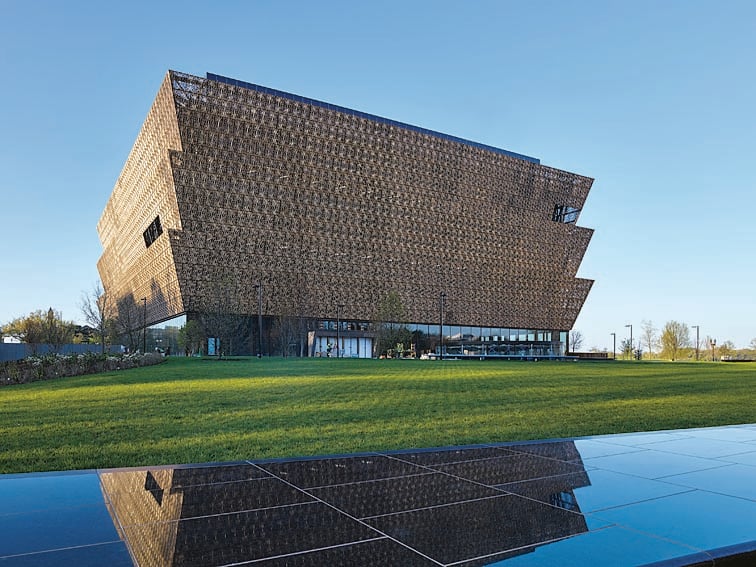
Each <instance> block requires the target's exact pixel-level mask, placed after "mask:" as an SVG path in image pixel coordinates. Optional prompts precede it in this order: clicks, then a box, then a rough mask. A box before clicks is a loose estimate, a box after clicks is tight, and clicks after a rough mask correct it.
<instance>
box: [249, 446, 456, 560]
mask: <svg viewBox="0 0 756 567" xmlns="http://www.w3.org/2000/svg"><path fill="white" fill-rule="evenodd" d="M248 462H249V463H250V464H251V465H253V466H257V465H256V464H255V463H253V462H251V461H248ZM260 468H261V469H262V467H260ZM262 470H265V469H262ZM266 472H270V471H266ZM271 474H272V473H271ZM273 476H274V477H275V478H277V479H279V480H280V481H281V482H284V483H286V484H288V485H289V486H291V487H292V488H294V489H296V490H299V491H301V492H303V493H304V494H306V495H307V496H309V497H310V498H314V499H315V500H317V501H318V502H320V503H321V504H325V505H326V506H328V507H329V508H332V509H333V510H335V511H336V512H338V513H339V514H343V515H344V516H346V517H347V518H349V519H350V520H352V521H354V522H357V523H358V524H360V525H361V526H364V527H366V528H367V529H369V530H371V531H373V532H376V533H378V534H380V535H382V536H383V537H386V538H388V539H390V540H391V541H393V542H395V543H397V544H399V545H401V546H402V547H406V548H407V549H409V550H410V551H413V552H414V553H417V554H418V555H421V556H422V557H424V558H425V559H427V560H429V561H432V562H433V563H435V564H436V565H443V564H442V563H439V562H438V561H436V560H435V559H433V558H432V557H428V556H427V555H425V554H424V553H421V552H420V551H419V550H417V549H415V548H414V547H410V546H409V545H407V544H406V543H404V542H402V541H399V540H398V539H395V538H394V537H392V536H391V535H389V534H387V533H384V532H382V531H381V530H379V529H377V528H375V527H373V526H371V525H369V524H367V523H365V522H363V521H362V520H360V519H359V518H355V517H354V516H352V515H351V514H349V513H348V512H345V511H344V510H341V509H340V508H338V507H337V506H335V505H333V504H331V503H330V502H326V501H325V500H323V499H322V498H318V497H317V496H316V495H315V494H310V493H309V492H308V491H307V490H306V489H304V488H300V487H298V486H296V485H295V484H292V483H291V482H289V481H287V480H286V479H283V478H281V477H279V476H277V475H275V474H274V475H273ZM378 539H380V538H378ZM358 541H362V540H358Z"/></svg>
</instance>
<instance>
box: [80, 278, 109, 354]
mask: <svg viewBox="0 0 756 567" xmlns="http://www.w3.org/2000/svg"><path fill="white" fill-rule="evenodd" d="M114 307H115V305H113V301H112V300H111V298H110V294H109V293H107V292H106V291H105V290H103V289H102V284H100V282H99V281H98V282H96V283H95V284H94V285H93V286H92V290H91V291H90V292H89V293H82V295H81V302H80V303H79V308H80V309H81V313H82V315H84V322H85V323H86V324H87V325H89V326H90V327H92V328H93V329H95V330H96V331H97V334H98V335H99V341H100V345H101V346H102V353H103V354H105V346H106V343H107V342H108V340H109V338H110V337H109V333H108V331H109V329H110V320H111V319H113V317H114V316H115V309H114Z"/></svg>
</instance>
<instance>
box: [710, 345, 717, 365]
mask: <svg viewBox="0 0 756 567" xmlns="http://www.w3.org/2000/svg"><path fill="white" fill-rule="evenodd" d="M709 346H710V347H711V361H712V362H714V361H715V360H716V357H715V356H714V349H715V348H717V339H709Z"/></svg>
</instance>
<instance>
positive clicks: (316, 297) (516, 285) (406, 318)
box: [97, 71, 593, 358]
mask: <svg viewBox="0 0 756 567" xmlns="http://www.w3.org/2000/svg"><path fill="white" fill-rule="evenodd" d="M591 184H592V179H590V178H587V177H584V176H581V175H577V174H574V173H569V172H566V171H561V170H558V169H554V168H551V167H548V166H544V165H542V164H541V163H540V161H539V160H538V159H535V158H532V157H529V156H525V155H521V154H517V153H514V152H510V151H507V150H503V149H499V148H495V147H491V146H487V145H484V144H480V143H476V142H472V141H469V140H464V139H461V138H457V137H455V136H450V135H447V134H442V133H438V132H434V131H431V130H427V129H424V128H420V127H416V126H411V125H408V124H404V123H401V122H397V121H394V120H390V119H386V118H381V117H379V116H374V115H371V114H367V113H364V112H359V111H355V110H350V109H348V108H344V107H340V106H336V105H333V104H328V103H324V102H320V101H317V100H313V99H309V98H305V97H301V96H297V95H292V94H289V93H286V92H282V91H278V90H274V89H270V88H267V87H262V86H258V85H255V84H251V83H246V82H242V81H238V80H235V79H229V78H226V77H222V76H218V75H213V74H210V73H208V74H207V76H206V77H198V76H193V75H188V74H185V73H180V72H176V71H169V72H168V74H167V75H166V77H165V80H164V81H163V83H162V86H161V87H160V89H159V91H158V94H157V97H156V99H155V101H154V102H153V104H152V108H151V109H150V111H149V113H148V115H147V118H146V120H145V122H144V124H143V125H142V128H141V130H140V132H139V134H138V136H137V139H136V142H135V143H134V146H133V148H132V150H131V152H130V154H129V156H128V159H127V160H126V164H125V165H124V167H123V170H122V171H121V174H120V176H119V177H118V180H117V182H116V184H115V187H114V189H113V192H112V194H111V196H110V199H109V200H108V203H107V205H106V207H105V210H104V211H103V213H102V216H101V218H100V221H99V223H98V226H97V229H98V233H99V236H100V240H101V243H102V246H103V254H102V257H101V258H100V260H99V262H98V270H99V272H100V276H101V279H102V283H103V287H104V289H105V290H106V292H107V293H108V294H109V296H110V297H111V298H115V299H117V302H118V309H119V317H120V318H121V319H122V320H126V321H129V320H130V321H133V325H134V326H139V325H141V326H145V327H147V326H152V325H156V324H159V323H164V322H166V321H172V320H174V319H176V318H179V317H184V318H185V320H187V321H191V320H196V321H197V322H198V323H200V325H201V327H202V329H203V330H204V333H205V336H206V337H208V338H211V339H212V340H211V341H210V342H211V347H212V346H214V345H218V344H220V345H222V346H221V347H220V348H222V349H223V350H224V351H225V352H228V353H229V354H255V353H260V354H278V353H286V354H297V355H310V356H318V355H323V356H344V357H370V356H375V355H377V354H380V353H378V352H377V349H376V346H377V343H378V342H379V339H380V337H381V336H382V333H383V331H382V330H383V329H384V328H385V327H386V326H387V325H390V326H391V327H395V326H399V327H401V328H403V329H406V330H407V331H408V332H409V333H410V334H411V337H412V338H411V341H409V343H410V344H406V345H402V347H405V348H404V350H405V352H406V353H412V354H413V355H420V354H421V353H426V354H430V355H431V356H434V355H438V353H439V352H442V353H443V354H445V355H447V356H455V357H506V358H510V357H561V356H564V355H565V353H566V352H567V350H568V345H567V336H568V331H569V330H570V329H571V328H572V326H573V324H574V322H575V319H576V318H577V316H578V314H579V312H580V309H581V308H582V306H583V303H584V302H585V300H586V297H587V295H588V292H589V291H590V289H591V285H592V284H593V281H592V280H588V279H583V278H578V277H577V271H578V268H579V266H580V263H581V261H582V258H583V255H584V253H585V251H586V248H587V246H588V243H589V241H590V238H591V235H592V233H593V231H592V230H591V229H588V228H583V227H580V226H578V225H577V221H578V217H579V215H580V212H581V210H582V208H583V205H584V202H585V200H586V197H587V195H588V192H589V190H590V188H591ZM387 305H389V306H393V308H394V309H393V311H392V310H391V309H388V310H387ZM387 313H388V315H387ZM392 313H393V314H395V316H394V317H392V316H391V314H392ZM176 320H178V319H176Z"/></svg>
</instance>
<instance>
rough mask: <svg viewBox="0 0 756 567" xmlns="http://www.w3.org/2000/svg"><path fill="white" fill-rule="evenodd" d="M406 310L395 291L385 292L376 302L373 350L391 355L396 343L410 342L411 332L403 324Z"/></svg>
mask: <svg viewBox="0 0 756 567" xmlns="http://www.w3.org/2000/svg"><path fill="white" fill-rule="evenodd" d="M405 318H406V310H405V308H404V304H403V303H402V298H401V297H399V294H398V293H397V292H396V291H393V290H392V291H390V292H389V293H387V294H386V295H385V296H384V297H383V298H382V299H381V301H380V302H379V303H378V311H377V313H376V316H375V319H376V323H375V329H376V333H375V343H376V345H375V352H376V354H378V355H379V356H381V355H384V354H386V355H389V356H390V355H391V354H393V352H394V349H395V348H396V345H398V344H411V342H412V333H411V332H410V330H409V329H408V328H407V326H406V325H405Z"/></svg>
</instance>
